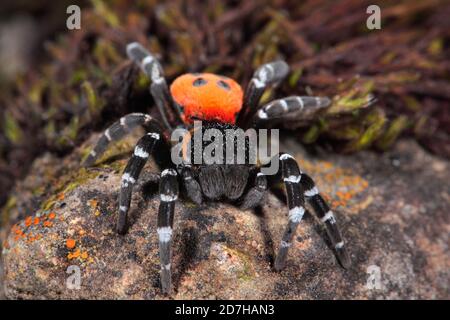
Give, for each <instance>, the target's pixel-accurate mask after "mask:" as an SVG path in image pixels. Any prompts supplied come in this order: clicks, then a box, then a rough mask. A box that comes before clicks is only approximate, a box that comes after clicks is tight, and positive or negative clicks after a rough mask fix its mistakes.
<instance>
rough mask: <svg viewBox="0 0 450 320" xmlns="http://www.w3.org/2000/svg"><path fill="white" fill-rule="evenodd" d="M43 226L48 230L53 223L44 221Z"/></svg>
mask: <svg viewBox="0 0 450 320" xmlns="http://www.w3.org/2000/svg"><path fill="white" fill-rule="evenodd" d="M43 225H44V227H47V228H50V227H52V226H53V222H51V221H44V223H43Z"/></svg>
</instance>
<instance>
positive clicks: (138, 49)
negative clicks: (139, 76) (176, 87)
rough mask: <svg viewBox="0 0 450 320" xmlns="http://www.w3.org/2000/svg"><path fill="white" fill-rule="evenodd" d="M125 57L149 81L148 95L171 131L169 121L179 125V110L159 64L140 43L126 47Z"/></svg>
mask: <svg viewBox="0 0 450 320" xmlns="http://www.w3.org/2000/svg"><path fill="white" fill-rule="evenodd" d="M127 56H128V57H129V58H130V59H131V60H133V61H134V62H135V63H136V64H137V65H138V66H139V67H140V68H141V70H142V71H143V72H144V73H145V74H146V75H147V77H148V78H149V79H150V80H151V82H152V83H151V85H150V93H151V94H152V97H153V99H154V100H155V102H156V106H157V107H158V110H159V113H160V114H161V118H162V120H163V122H164V125H165V126H166V128H167V129H169V130H172V126H171V124H170V122H171V121H175V122H177V123H178V124H181V123H182V122H181V110H180V108H179V106H178V105H177V104H176V103H175V102H174V100H173V99H172V96H171V94H170V92H169V87H168V86H167V82H166V79H165V78H164V72H163V68H162V66H161V64H160V63H159V62H158V59H156V57H155V56H153V55H152V54H151V53H150V52H149V51H147V50H146V49H145V48H144V47H143V46H142V45H141V44H140V43H137V42H133V43H130V44H128V45H127Z"/></svg>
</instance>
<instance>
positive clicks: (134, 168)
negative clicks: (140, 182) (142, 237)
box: [117, 132, 168, 234]
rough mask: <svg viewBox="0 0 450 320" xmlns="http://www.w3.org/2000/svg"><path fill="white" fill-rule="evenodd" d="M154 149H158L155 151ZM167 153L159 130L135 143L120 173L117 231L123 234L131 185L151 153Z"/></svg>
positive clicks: (131, 190)
mask: <svg viewBox="0 0 450 320" xmlns="http://www.w3.org/2000/svg"><path fill="white" fill-rule="evenodd" d="M155 149H158V150H157V152H155ZM167 153H168V146H167V143H166V142H165V141H164V138H163V136H162V135H161V134H160V133H159V132H149V133H147V134H146V135H144V136H143V137H142V138H141V139H140V140H139V141H138V142H137V144H136V147H135V148H134V152H133V155H132V156H131V158H130V160H129V161H128V163H127V166H126V167H125V170H124V172H123V175H122V183H121V187H120V194H119V217H118V220H117V232H118V233H119V234H125V232H126V226H127V214H128V210H129V208H130V202H131V194H132V192H133V186H134V184H135V183H136V181H137V179H138V178H139V175H140V173H141V171H142V168H143V167H144V165H145V163H146V162H147V160H148V158H149V157H150V155H151V154H155V156H156V155H157V156H158V157H162V156H163V155H166V154H167Z"/></svg>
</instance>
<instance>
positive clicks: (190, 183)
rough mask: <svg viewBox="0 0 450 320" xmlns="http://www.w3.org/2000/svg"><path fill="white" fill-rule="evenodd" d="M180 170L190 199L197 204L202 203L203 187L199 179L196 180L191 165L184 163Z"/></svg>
mask: <svg viewBox="0 0 450 320" xmlns="http://www.w3.org/2000/svg"><path fill="white" fill-rule="evenodd" d="M180 172H181V178H182V179H183V183H184V186H185V189H186V193H187V195H188V197H189V199H191V200H192V201H193V202H195V203H196V204H201V203H202V201H203V195H202V189H201V187H200V184H199V183H198V182H197V180H195V177H194V173H193V171H192V168H191V166H190V165H188V164H183V165H182V166H181V169H180Z"/></svg>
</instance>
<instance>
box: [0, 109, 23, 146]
mask: <svg viewBox="0 0 450 320" xmlns="http://www.w3.org/2000/svg"><path fill="white" fill-rule="evenodd" d="M3 125H4V128H3V132H4V133H5V136H6V137H7V138H8V139H9V140H10V141H11V142H12V143H19V142H21V141H22V139H23V133H22V129H21V128H20V126H19V124H18V123H17V121H16V119H15V118H14V117H13V116H12V115H11V113H9V112H5V120H4V124H3Z"/></svg>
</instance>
